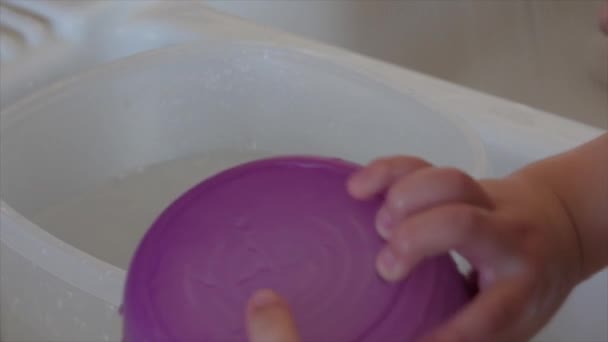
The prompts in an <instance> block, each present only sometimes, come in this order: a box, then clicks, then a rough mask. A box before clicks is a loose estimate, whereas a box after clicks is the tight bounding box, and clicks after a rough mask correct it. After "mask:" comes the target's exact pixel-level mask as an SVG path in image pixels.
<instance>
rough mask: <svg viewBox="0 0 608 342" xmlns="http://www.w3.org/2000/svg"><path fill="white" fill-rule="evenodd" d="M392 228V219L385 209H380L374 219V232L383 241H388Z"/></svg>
mask: <svg viewBox="0 0 608 342" xmlns="http://www.w3.org/2000/svg"><path fill="white" fill-rule="evenodd" d="M392 226H393V218H392V217H391V215H390V214H389V213H388V211H386V210H385V209H380V211H379V212H378V217H377V218H376V230H377V231H378V234H380V236H382V237H383V238H385V239H388V237H389V236H390V233H391V228H392Z"/></svg>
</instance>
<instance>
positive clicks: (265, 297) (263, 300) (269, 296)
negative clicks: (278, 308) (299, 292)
mask: <svg viewBox="0 0 608 342" xmlns="http://www.w3.org/2000/svg"><path fill="white" fill-rule="evenodd" d="M278 301H279V296H277V295H276V294H275V293H274V292H273V291H272V290H267V289H264V290H259V291H257V292H256V293H255V294H254V295H253V297H252V298H251V303H252V304H253V307H255V308H263V307H266V306H270V305H273V304H275V303H277V302H278Z"/></svg>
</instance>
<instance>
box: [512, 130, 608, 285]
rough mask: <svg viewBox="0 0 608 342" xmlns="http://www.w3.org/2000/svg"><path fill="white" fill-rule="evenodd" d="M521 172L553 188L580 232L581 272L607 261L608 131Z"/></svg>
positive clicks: (592, 269)
mask: <svg viewBox="0 0 608 342" xmlns="http://www.w3.org/2000/svg"><path fill="white" fill-rule="evenodd" d="M518 174H520V175H523V176H524V177H526V178H529V179H531V180H533V181H534V182H536V183H537V184H541V185H542V186H544V187H546V188H548V189H550V190H551V191H552V192H553V193H554V194H555V195H556V197H557V198H558V199H559V202H560V205H561V206H562V207H563V210H564V211H565V214H566V216H567V217H568V218H569V220H570V221H571V224H572V226H573V227H574V229H575V230H576V232H577V235H578V239H579V242H580V246H581V252H582V268H583V269H582V276H583V277H588V276H590V275H592V274H593V273H595V272H597V271H599V270H601V269H602V268H603V267H605V266H606V265H608V134H604V135H602V136H601V137H599V138H596V139H594V140H593V141H591V142H589V143H587V144H585V145H582V146H580V147H578V148H576V149H574V150H572V151H569V152H566V153H563V154H560V155H557V156H555V157H552V158H549V159H545V160H542V161H540V162H537V163H534V164H531V165H530V166H528V167H526V168H524V169H522V170H521V171H519V172H518Z"/></svg>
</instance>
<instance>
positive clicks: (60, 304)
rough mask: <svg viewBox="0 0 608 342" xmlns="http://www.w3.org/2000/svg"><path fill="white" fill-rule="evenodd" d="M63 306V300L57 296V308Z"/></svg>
mask: <svg viewBox="0 0 608 342" xmlns="http://www.w3.org/2000/svg"><path fill="white" fill-rule="evenodd" d="M62 308H63V300H61V298H57V309H62Z"/></svg>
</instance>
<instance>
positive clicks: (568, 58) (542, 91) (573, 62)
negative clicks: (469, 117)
mask: <svg viewBox="0 0 608 342" xmlns="http://www.w3.org/2000/svg"><path fill="white" fill-rule="evenodd" d="M602 2H603V1H602V0H525V1H524V0H510V1H505V0H454V1H452V0H405V1H382V0H380V1H378V0H375V1H366V0H350V1H348V0H342V1H340V0H336V1H315V0H284V1H277V0H208V4H209V5H211V6H212V7H214V8H215V9H217V10H221V11H226V12H228V13H231V14H234V15H237V16H241V17H244V18H247V19H251V20H254V21H257V22H259V23H263V24H266V25H269V26H273V27H277V28H280V29H283V30H285V31H289V32H293V33H297V34H301V35H304V36H307V37H310V38H313V39H316V40H319V41H323V42H326V43H329V44H332V45H337V46H340V47H343V48H346V49H349V50H354V51H357V52H359V53H361V54H364V55H368V56H372V57H376V58H379V59H382V60H385V61H388V62H391V63H395V64H398V65H402V66H404V67H407V68H411V69H414V70H417V71H420V72H423V73H427V74H430V75H433V76H436V77H439V78H442V79H445V80H448V81H451V82H455V83H458V84H461V85H464V86H467V87H471V88H474V89H478V90H481V91H484V92H487V93H490V94H494V95H497V96H500V97H505V98H508V99H511V100H514V101H517V102H521V103H524V104H526V105H530V106H533V107H536V108H539V109H543V110H546V111H549V112H553V113H556V114H559V115H562V116H565V117H568V118H572V119H574V120H578V121H581V122H584V123H588V124H591V125H594V126H597V127H602V128H608V80H607V79H608V38H607V37H606V36H603V35H602V34H601V32H600V31H599V28H598V27H599V25H598V12H599V8H600V6H601V5H602Z"/></svg>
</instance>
